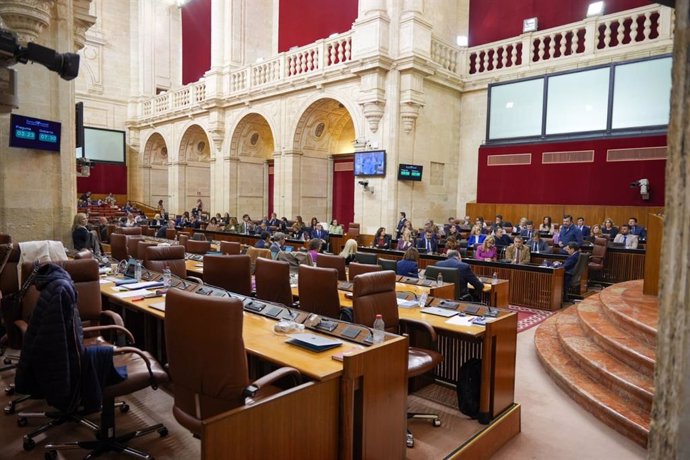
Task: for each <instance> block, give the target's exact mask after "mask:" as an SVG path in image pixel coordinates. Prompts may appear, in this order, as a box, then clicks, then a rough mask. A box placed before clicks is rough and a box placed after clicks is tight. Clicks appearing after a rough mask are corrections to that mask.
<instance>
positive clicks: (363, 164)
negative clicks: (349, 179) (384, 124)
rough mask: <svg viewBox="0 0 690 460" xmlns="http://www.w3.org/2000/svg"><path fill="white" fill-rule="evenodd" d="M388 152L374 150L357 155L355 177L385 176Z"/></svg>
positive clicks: (357, 153)
mask: <svg viewBox="0 0 690 460" xmlns="http://www.w3.org/2000/svg"><path fill="white" fill-rule="evenodd" d="M385 175H386V151H385V150H373V151H370V152H356V153H355V176H363V177H367V176H385Z"/></svg>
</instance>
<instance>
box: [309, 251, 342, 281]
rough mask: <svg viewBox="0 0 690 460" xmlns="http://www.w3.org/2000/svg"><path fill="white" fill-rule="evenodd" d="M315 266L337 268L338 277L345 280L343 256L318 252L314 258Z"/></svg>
mask: <svg viewBox="0 0 690 460" xmlns="http://www.w3.org/2000/svg"><path fill="white" fill-rule="evenodd" d="M316 266H317V267H322V268H335V269H336V270H338V279H339V280H340V281H347V273H346V272H345V257H341V256H336V255H331V254H319V257H317V258H316Z"/></svg>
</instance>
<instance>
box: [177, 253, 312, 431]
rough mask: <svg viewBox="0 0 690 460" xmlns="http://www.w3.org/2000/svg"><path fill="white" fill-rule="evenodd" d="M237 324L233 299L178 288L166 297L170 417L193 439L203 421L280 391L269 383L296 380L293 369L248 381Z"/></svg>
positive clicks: (240, 314) (239, 314)
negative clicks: (171, 387) (171, 405)
mask: <svg viewBox="0 0 690 460" xmlns="http://www.w3.org/2000/svg"><path fill="white" fill-rule="evenodd" d="M218 257H245V256H218ZM243 320H244V313H243V309H242V302H241V301H240V300H238V299H234V298H227V297H225V298H220V297H210V296H201V295H198V294H193V293H189V292H184V291H180V290H179V289H171V290H170V291H169V292H168V294H167V296H166V301H165V345H166V349H167V352H168V353H167V354H168V363H169V366H170V377H171V378H172V381H173V384H174V385H173V396H174V398H175V401H174V403H173V415H174V416H175V419H176V420H177V421H178V422H179V423H180V425H182V426H184V427H185V428H187V429H188V430H190V431H191V432H192V433H194V434H195V435H197V436H199V435H200V434H201V429H202V422H203V421H204V420H207V419H209V418H211V417H213V416H215V415H218V414H221V413H223V412H227V411H229V410H232V409H234V408H237V407H240V406H243V405H245V404H247V403H251V402H254V401H258V400H260V399H263V398H265V397H267V396H270V395H274V394H277V393H278V392H280V391H281V390H280V388H278V387H276V386H274V385H273V384H274V383H277V382H278V381H280V380H283V381H284V380H291V381H292V384H293V386H294V385H295V384H298V383H300V381H301V376H300V373H299V371H297V370H296V369H293V368H291V367H282V368H280V369H277V370H275V371H273V372H271V373H270V374H268V375H265V376H263V377H261V378H259V379H258V380H255V381H254V382H250V380H249V367H248V364H247V352H246V350H245V348H244V340H243V339H242V325H243V324H242V323H243ZM209 325H213V327H209ZM266 442H270V440H268V439H266Z"/></svg>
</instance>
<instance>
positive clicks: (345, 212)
mask: <svg viewBox="0 0 690 460" xmlns="http://www.w3.org/2000/svg"><path fill="white" fill-rule="evenodd" d="M338 165H341V166H344V168H338V167H337V166H338ZM333 166H334V170H335V171H333V219H338V223H340V224H343V228H345V229H347V224H349V223H350V222H353V219H354V218H355V173H354V159H353V158H352V157H350V158H349V159H346V160H345V159H342V160H335V161H334V162H333ZM338 169H344V170H341V171H338Z"/></svg>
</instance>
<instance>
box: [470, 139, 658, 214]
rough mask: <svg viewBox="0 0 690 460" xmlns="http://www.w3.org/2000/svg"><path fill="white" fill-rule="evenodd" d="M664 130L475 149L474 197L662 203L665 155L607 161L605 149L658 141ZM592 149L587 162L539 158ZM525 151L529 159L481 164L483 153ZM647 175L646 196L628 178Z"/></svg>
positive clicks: (497, 200) (480, 199) (488, 200)
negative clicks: (554, 161) (662, 157)
mask: <svg viewBox="0 0 690 460" xmlns="http://www.w3.org/2000/svg"><path fill="white" fill-rule="evenodd" d="M665 145H666V136H665V135H663V136H647V137H632V138H615V139H598V140H587V141H572V142H554V143H543V144H530V145H511V146H500V147H499V146H497V147H492V146H484V147H481V148H480V149H479V168H478V177H477V183H478V185H477V203H517V204H519V203H526V204H528V203H529V204H548V203H558V204H585V205H615V206H663V205H664V187H665V180H664V169H665V167H666V161H665V160H648V161H620V162H607V161H606V151H607V150H608V149H624V148H635V147H659V146H665ZM582 150H594V162H593V163H561V164H542V162H541V161H542V155H541V154H542V153H543V152H568V151H582ZM510 153H531V154H532V164H531V165H520V166H487V156H488V155H505V154H510ZM642 178H647V179H649V182H650V189H651V192H650V195H651V196H650V200H648V201H644V200H642V198H641V197H640V191H639V189H638V188H630V183H631V182H633V181H636V180H638V179H642Z"/></svg>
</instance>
